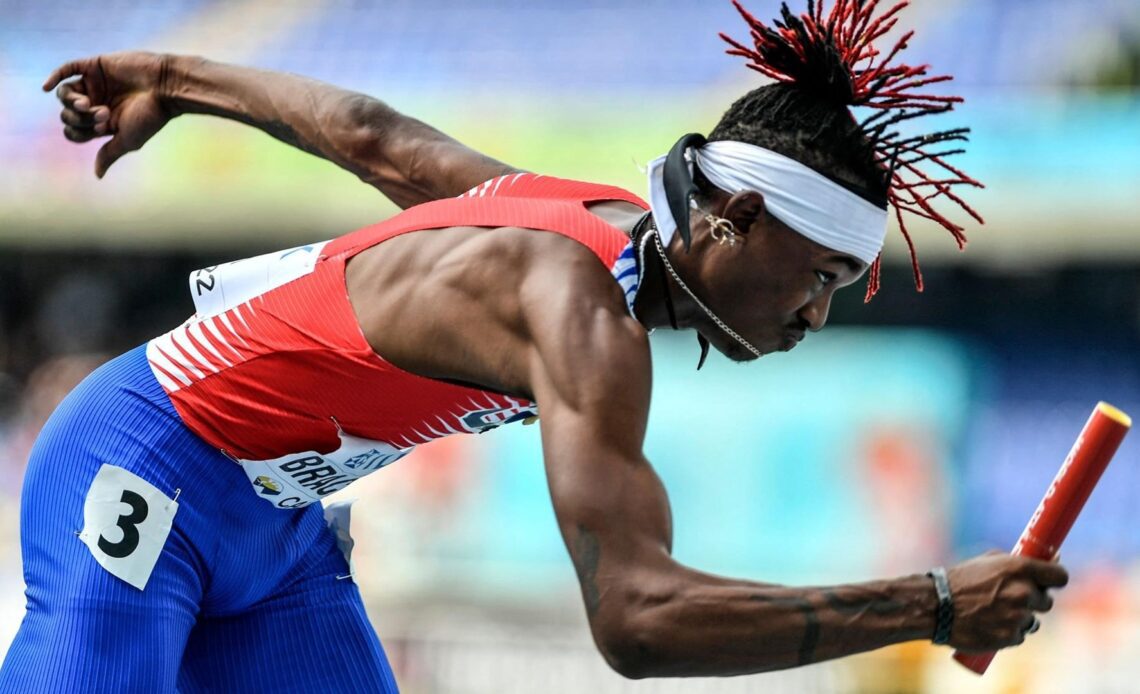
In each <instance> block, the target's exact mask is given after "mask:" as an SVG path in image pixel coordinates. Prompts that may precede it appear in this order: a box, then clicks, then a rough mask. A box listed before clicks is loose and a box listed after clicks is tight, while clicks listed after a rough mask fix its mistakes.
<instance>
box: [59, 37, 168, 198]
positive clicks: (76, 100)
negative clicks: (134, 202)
mask: <svg viewBox="0 0 1140 694" xmlns="http://www.w3.org/2000/svg"><path fill="white" fill-rule="evenodd" d="M168 72H169V59H168V58H167V57H166V56H162V55H157V54H154V53H143V52H137V51H133V52H126V53H111V54H109V55H100V56H95V57H93V58H85V59H83V60H75V61H72V62H69V63H65V64H63V65H61V66H60V67H58V68H56V70H55V71H54V72H52V73H51V76H50V77H48V78H47V81H46V82H44V86H43V89H44V91H45V92H47V91H51V90H52V89H55V88H56V87H57V86H58V87H59V88H58V89H57V90H56V96H57V97H58V98H59V101H60V103H61V104H63V110H62V112H61V113H60V120H62V121H63V124H64V127H63V135H64V137H66V138H67V139H69V140H71V141H72V142H87V141H89V140H93V139H95V138H98V137H105V136H107V135H110V136H111V139H110V140H108V141H107V142H105V143H104V144H103V146H102V147H101V148H100V149H99V152H98V154H96V155H95V175H96V176H98V177H99V178H102V177H103V174H105V173H107V169H108V168H110V166H111V164H113V163H115V161H117V160H118V159H119V157H121V156H123V155H124V154H126V153H127V152H133V151H135V150H137V149H139V148H140V147H142V146H143V145H144V144H145V143H146V141H147V140H149V139H150V138H152V137H154V135H155V134H156V133H157V132H158V131H159V130H161V129H162V126H164V125H166V123H167V121H169V120H170V119H171V118H173V117H174V116H175V115H176V114H175V113H174V112H173V111H172V110H171V109H170V108H169V106H168V105H167V104H166V103H165V100H164V98H165V95H164V94H163V93H162V92H163V87H164V84H163V82H164V81H165V79H166V75H167V74H168ZM70 77H78V78H79V79H77V80H73V81H70V82H64V81H63V80H66V79H68V78H70Z"/></svg>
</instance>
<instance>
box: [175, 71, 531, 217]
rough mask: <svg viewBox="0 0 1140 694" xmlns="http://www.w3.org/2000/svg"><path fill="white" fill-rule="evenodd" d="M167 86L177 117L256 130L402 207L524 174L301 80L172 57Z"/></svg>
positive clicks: (351, 96) (343, 93)
mask: <svg viewBox="0 0 1140 694" xmlns="http://www.w3.org/2000/svg"><path fill="white" fill-rule="evenodd" d="M163 83H164V91H165V92H166V93H165V97H166V100H167V103H168V105H169V108H170V109H171V110H172V111H173V112H174V113H175V114H181V113H200V114H208V115H213V116H221V117H223V118H229V119H232V120H236V121H240V122H242V123H245V124H247V125H252V126H254V127H256V128H259V129H261V130H264V131H265V132H266V133H268V134H270V135H272V136H273V137H275V138H277V139H278V140H281V141H282V142H285V143H287V144H290V145H293V146H294V147H297V148H299V149H302V150H304V151H306V152H309V153H310V154H315V155H316V156H319V157H323V158H324V159H327V160H329V161H331V162H332V163H334V164H336V165H337V166H339V167H341V168H343V169H346V170H348V171H351V172H352V173H354V174H356V176H358V177H359V178H360V179H361V180H362V181H364V182H365V183H368V184H370V185H372V186H375V187H376V188H378V189H379V190H380V192H382V193H384V194H385V195H387V196H388V197H389V198H390V199H391V200H392V201H393V202H394V203H396V204H397V205H399V206H400V207H411V206H412V205H417V204H419V203H422V202H428V201H430V200H438V199H441V198H448V197H454V196H456V195H460V194H462V193H464V192H466V191H467V190H470V189H471V188H473V187H475V186H476V185H478V184H480V183H483V182H484V181H487V180H489V179H491V178H494V177H496V176H501V175H503V174H507V173H514V172H516V171H518V169H515V168H513V167H510V166H508V165H506V164H503V163H502V162H499V161H496V160H494V159H492V158H490V157H488V156H486V155H483V154H481V153H479V152H476V151H475V150H472V149H470V148H469V147H466V146H465V145H463V144H462V143H460V142H458V141H456V140H454V139H452V138H450V137H448V136H447V135H445V134H443V133H442V132H440V131H438V130H436V129H435V128H433V127H431V126H430V125H427V124H425V123H423V122H421V121H418V120H416V119H415V118H411V117H408V116H405V115H403V114H401V113H399V112H398V111H396V110H395V109H393V108H391V107H390V106H388V105H387V104H385V103H384V102H382V101H379V100H378V99H374V98H372V97H369V96H366V95H364V94H360V93H357V92H352V91H348V90H345V89H340V88H339V87H335V86H332V85H330V84H325V83H323V82H318V81H316V80H312V79H307V78H304V77H299V76H297V75H291V74H287V73H279V72H271V71H267V70H257V69H253V68H247V67H240V66H236V65H226V64H223V63H215V62H213V61H209V60H205V59H203V58H195V57H188V56H170V57H169V58H168V67H167V74H166V79H164V80H163Z"/></svg>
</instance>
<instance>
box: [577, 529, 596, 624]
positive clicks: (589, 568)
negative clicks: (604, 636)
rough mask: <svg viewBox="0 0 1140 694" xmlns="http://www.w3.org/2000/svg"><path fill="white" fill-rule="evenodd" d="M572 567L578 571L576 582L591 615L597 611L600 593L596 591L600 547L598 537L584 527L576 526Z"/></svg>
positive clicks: (587, 611)
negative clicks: (576, 532) (580, 587)
mask: <svg viewBox="0 0 1140 694" xmlns="http://www.w3.org/2000/svg"><path fill="white" fill-rule="evenodd" d="M571 555H572V558H573V559H574V569H575V570H576V571H577V572H578V582H579V583H581V584H582V597H583V599H584V600H585V602H586V614H587V615H589V616H590V617H593V616H594V615H595V614H596V613H597V611H598V604H599V602H600V601H601V594H600V593H599V592H598V582H597V578H598V561H599V560H600V559H601V556H602V547H601V544H600V543H599V542H598V537H597V536H596V535H594V533H592V532H590V530H588V529H587V528H586V527H584V526H581V525H579V526H578V536H577V537H576V538H575V539H574V547H573V551H572V552H571Z"/></svg>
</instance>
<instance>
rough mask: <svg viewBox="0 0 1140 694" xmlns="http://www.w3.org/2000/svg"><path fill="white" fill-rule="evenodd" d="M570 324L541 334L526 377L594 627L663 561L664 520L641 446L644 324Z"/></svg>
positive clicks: (607, 319) (668, 535) (601, 317)
mask: <svg viewBox="0 0 1140 694" xmlns="http://www.w3.org/2000/svg"><path fill="white" fill-rule="evenodd" d="M586 313H587V314H588V313H589V312H588V311H586ZM571 327H572V329H568V330H561V331H559V332H558V333H557V337H551V338H549V339H548V340H545V341H544V340H542V339H539V341H538V344H539V349H538V350H537V354H536V365H535V366H534V369H533V372H534V376H533V378H532V382H533V387H534V391H535V396H536V399H537V400H538V406H539V412H540V414H541V418H540V421H541V423H542V440H543V455H544V459H545V466H546V473H547V479H548V483H549V487H550V494H551V499H552V501H553V503H554V510H555V513H556V515H557V518H558V524H559V528H560V530H561V532H562V535H563V539H564V540H565V542H566V546H567V549H568V550H569V551H570V554H571V557H572V558H573V560H574V565H575V567H576V569H577V571H578V577H579V580H580V582H581V587H582V595H583V598H584V600H585V603H586V608H587V612H588V614H589V615H590V617H591V622H592V624H593V625H594V628H595V633H598V629H603V630H604V629H606V628H607V624H606V622H607V621H613V620H620V619H621V618H622V608H623V607H624V604H623V602H622V597H621V593H622V586H628V585H630V584H631V582H633V581H637V580H639V579H638V577H639V575H644V574H647V573H652V571H653V570H654V569H657V568H660V567H661V566H662V565H664V564H665V563H668V562H670V561H671V559H670V557H669V553H670V550H671V544H672V522H671V517H670V511H669V504H668V499H667V497H666V495H665V490H664V488H663V486H662V485H661V482H660V480H659V478H658V477H657V474H656V473H655V472H654V470H653V469H652V467H651V466H650V465H649V463H648V461H647V460H646V459H645V457H644V455H643V454H642V450H641V448H642V443H643V439H644V436H645V428H646V419H647V415H648V410H649V396H650V381H651V367H650V358H649V347H648V340H647V336H646V335H645V332H644V330H642V329H641V328H640V326H638V325H637V324H636V322H634V321H633V320H632V319H631V318H629V317H628V316H624V317H618V316H615V315H613V314H612V313H610V312H608V311H606V310H597V311H595V313H594V314H593V315H588V316H587V317H586V318H583V319H581V320H577V321H574V325H572V326H571ZM544 342H545V344H544ZM607 600H608V601H610V605H609V607H610V608H612V609H607Z"/></svg>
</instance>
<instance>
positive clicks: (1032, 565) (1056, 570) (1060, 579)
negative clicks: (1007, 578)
mask: <svg viewBox="0 0 1140 694" xmlns="http://www.w3.org/2000/svg"><path fill="white" fill-rule="evenodd" d="M1023 569H1024V575H1026V576H1028V577H1029V578H1031V579H1033V581H1034V582H1036V583H1037V585H1039V586H1041V587H1042V588H1061V587H1063V586H1065V585H1066V584H1068V582H1069V572H1068V571H1067V570H1065V567H1063V566H1061V565H1060V564H1058V563H1056V562H1052V561H1041V560H1039V559H1026V560H1025V564H1024V567H1023Z"/></svg>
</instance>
